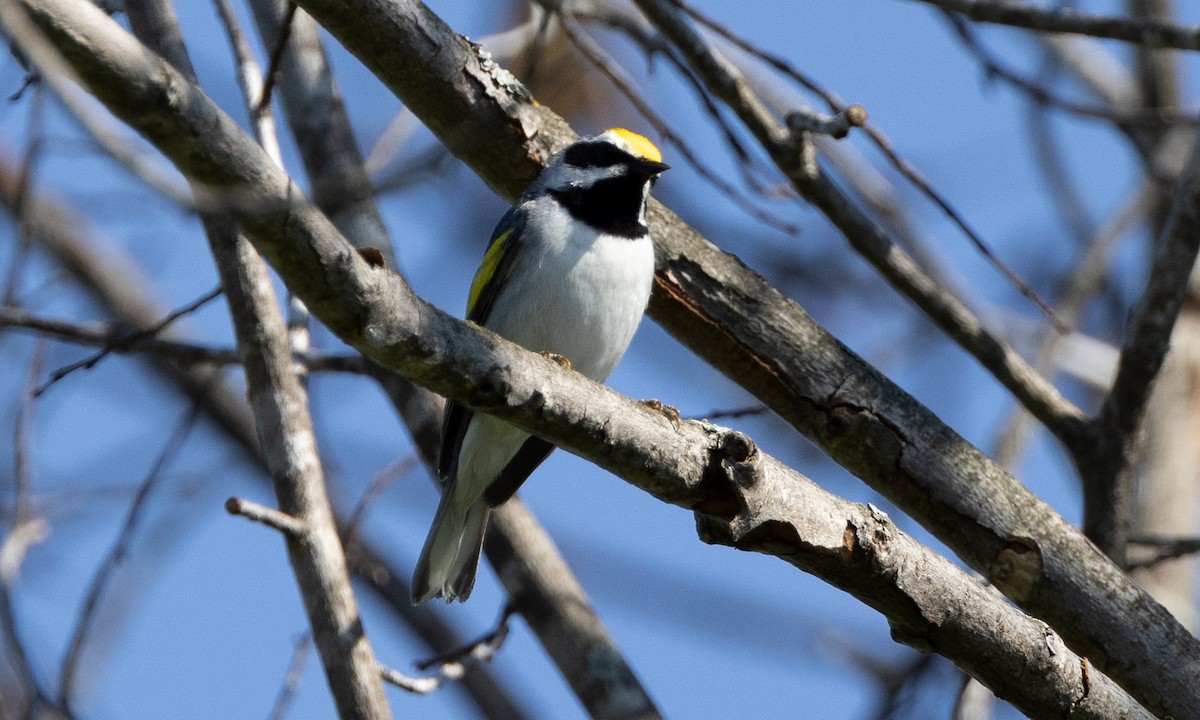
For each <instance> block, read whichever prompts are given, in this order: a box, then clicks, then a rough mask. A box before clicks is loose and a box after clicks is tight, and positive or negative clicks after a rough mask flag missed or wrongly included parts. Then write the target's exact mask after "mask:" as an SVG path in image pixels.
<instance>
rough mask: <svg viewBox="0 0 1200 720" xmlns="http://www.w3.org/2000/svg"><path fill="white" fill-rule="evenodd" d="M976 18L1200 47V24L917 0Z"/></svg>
mask: <svg viewBox="0 0 1200 720" xmlns="http://www.w3.org/2000/svg"><path fill="white" fill-rule="evenodd" d="M918 1H919V2H923V3H926V4H928V5H933V6H935V7H939V8H941V9H943V10H946V11H949V12H953V13H958V14H960V15H963V16H964V17H967V18H970V19H971V20H975V21H976V22H986V23H996V24H998V25H1008V26H1010V27H1019V28H1025V29H1027V30H1038V31H1040V32H1050V33H1070V34H1074V35H1088V36H1091V37H1096V38H1108V39H1111V40H1124V41H1125V42H1130V43H1136V44H1138V45H1145V46H1147V47H1156V48H1158V47H1168V48H1178V49H1180V50H1200V27H1197V26H1194V25H1193V26H1190V27H1189V26H1184V25H1175V24H1173V23H1169V22H1162V21H1154V20H1134V19H1130V18H1121V17H1110V16H1104V15H1093V14H1091V13H1085V12H1080V11H1078V10H1074V9H1071V8H1040V7H1033V6H1030V5H1021V4H1018V3H1012V2H996V1H995V0H918Z"/></svg>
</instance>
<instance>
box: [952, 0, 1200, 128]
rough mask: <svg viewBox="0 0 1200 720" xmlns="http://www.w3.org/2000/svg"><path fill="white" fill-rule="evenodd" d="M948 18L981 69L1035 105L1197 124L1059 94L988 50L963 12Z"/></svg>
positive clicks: (1121, 119)
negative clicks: (1011, 87)
mask: <svg viewBox="0 0 1200 720" xmlns="http://www.w3.org/2000/svg"><path fill="white" fill-rule="evenodd" d="M947 18H948V19H949V21H950V24H951V26H952V27H953V28H954V30H955V32H956V33H957V34H958V36H959V37H960V38H961V39H962V41H963V43H964V44H965V45H966V46H967V48H968V49H969V50H970V51H971V53H972V54H973V55H974V56H975V58H976V59H977V60H978V61H979V63H980V64H981V65H982V66H983V71H984V73H985V74H986V75H987V76H988V77H989V78H999V79H1001V80H1003V81H1005V82H1007V83H1008V84H1010V85H1012V86H1013V87H1015V88H1017V89H1018V90H1020V91H1021V92H1023V93H1025V94H1026V95H1028V96H1029V99H1030V100H1032V101H1033V102H1034V103H1036V104H1038V105H1043V106H1047V107H1052V108H1055V109H1057V110H1061V111H1063V112H1065V113H1069V114H1071V115H1075V116H1078V117H1082V118H1091V119H1095V120H1104V121H1107V122H1111V123H1113V124H1114V125H1117V126H1118V127H1127V126H1136V125H1141V126H1150V127H1162V126H1164V125H1190V126H1195V125H1197V124H1200V117H1197V116H1196V114H1195V113H1184V112H1179V111H1176V110H1170V109H1166V108H1154V109H1147V108H1134V109H1130V110H1120V109H1116V108H1106V107H1101V106H1098V105H1090V104H1087V103H1081V102H1076V101H1074V100H1068V99H1067V98H1064V97H1060V96H1058V95H1056V94H1055V93H1054V92H1053V91H1051V90H1050V89H1049V88H1047V87H1046V86H1044V85H1042V84H1041V83H1039V82H1037V81H1036V80H1031V79H1029V78H1026V77H1023V76H1021V75H1020V74H1019V73H1017V72H1016V71H1014V70H1011V69H1009V68H1007V67H1005V66H1004V65H1003V64H1002V63H1001V62H1000V61H999V60H998V59H997V58H996V56H995V55H993V54H992V53H990V52H988V50H987V49H986V48H985V47H984V46H983V44H982V43H981V42H980V41H979V39H978V38H977V37H976V36H975V33H974V32H972V30H971V27H970V25H969V24H968V23H967V21H966V20H965V19H963V17H962V16H960V15H954V14H952V13H948V14H947Z"/></svg>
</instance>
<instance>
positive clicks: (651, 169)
mask: <svg viewBox="0 0 1200 720" xmlns="http://www.w3.org/2000/svg"><path fill="white" fill-rule="evenodd" d="M629 166H630V169H631V170H633V171H634V172H636V173H637V174H639V175H642V176H644V177H647V178H652V177H655V176H656V175H659V174H660V173H663V172H666V171H667V170H670V169H671V166H670V165H668V164H666V163H661V162H658V161H656V160H646V159H645V158H639V159H637V160H635V161H633V162H632V163H630V164H629Z"/></svg>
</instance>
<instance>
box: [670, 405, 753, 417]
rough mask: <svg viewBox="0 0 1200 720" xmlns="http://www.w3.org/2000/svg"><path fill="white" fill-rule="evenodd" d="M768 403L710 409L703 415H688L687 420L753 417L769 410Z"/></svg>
mask: <svg viewBox="0 0 1200 720" xmlns="http://www.w3.org/2000/svg"><path fill="white" fill-rule="evenodd" d="M767 410H768V408H767V406H766V405H751V406H750V407H743V408H730V409H725V410H709V411H708V412H707V413H705V414H703V415H695V416H688V417H687V418H685V419H687V420H736V419H737V418H743V417H751V416H753V415H763V414H765V413H766V412H767Z"/></svg>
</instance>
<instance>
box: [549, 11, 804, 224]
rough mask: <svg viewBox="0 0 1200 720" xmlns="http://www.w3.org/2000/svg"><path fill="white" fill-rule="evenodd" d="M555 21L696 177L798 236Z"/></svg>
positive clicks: (565, 22) (582, 38)
mask: <svg viewBox="0 0 1200 720" xmlns="http://www.w3.org/2000/svg"><path fill="white" fill-rule="evenodd" d="M559 19H560V27H561V28H562V31H563V34H564V35H565V36H566V37H567V39H568V40H570V41H571V44H573V45H574V46H575V49H577V50H578V51H579V52H580V54H582V55H583V56H584V57H585V58H586V59H587V60H588V62H590V63H591V64H592V66H593V67H595V68H596V69H597V70H599V71H600V72H601V74H603V75H604V76H605V77H606V78H608V80H609V82H611V83H612V84H613V86H614V87H616V88H617V90H618V91H620V93H621V94H622V95H624V96H625V98H626V99H628V100H629V102H630V103H631V104H632V105H633V107H634V109H636V110H637V111H638V113H639V114H640V115H641V116H642V117H643V118H645V119H646V120H647V121H648V122H649V123H650V124H651V125H652V126H653V127H654V129H655V130H656V131H657V132H658V134H659V135H661V136H662V139H663V140H664V141H665V142H667V143H670V145H671V146H672V147H674V148H675V149H676V150H677V151H679V154H680V155H682V156H683V159H684V160H685V161H686V162H687V163H688V164H689V165H691V166H692V168H693V169H695V170H696V172H697V174H699V175H700V177H702V178H704V179H705V180H706V181H707V182H708V183H709V184H710V185H712V186H713V187H715V188H716V189H717V190H718V191H719V192H720V193H722V194H723V195H725V196H726V197H728V198H729V199H730V200H731V201H732V202H733V203H734V204H735V205H737V206H738V207H739V208H741V209H742V211H743V212H745V213H746V214H748V215H750V216H751V217H753V218H754V219H756V220H758V221H759V222H762V223H764V224H766V225H769V226H771V227H773V228H775V229H776V230H779V231H781V232H784V233H787V234H788V235H798V234H799V233H800V228H799V227H798V226H796V225H795V224H793V223H789V222H787V221H786V220H783V219H781V218H778V217H776V216H774V215H772V214H770V213H768V212H765V211H764V210H762V209H761V208H759V207H757V206H756V205H754V203H752V202H751V201H750V199H749V198H747V197H745V196H744V195H743V194H742V193H741V192H739V191H738V189H737V188H735V187H734V186H733V185H731V184H729V183H728V182H726V181H725V180H724V179H722V178H721V176H720V175H718V174H717V172H716V171H714V170H712V169H711V168H709V167H708V166H707V165H706V164H705V163H704V162H703V161H701V160H700V157H699V155H697V154H696V153H695V152H693V151H692V149H691V147H690V146H689V145H688V144H687V143H686V142H685V141H684V140H683V138H681V137H679V135H678V134H677V133H676V132H675V131H674V130H672V129H671V126H670V125H669V124H668V123H667V122H666V120H664V119H663V118H662V116H660V115H659V114H658V113H656V112H655V111H654V109H653V108H652V107H651V106H650V104H649V103H647V102H646V101H645V100H644V99H642V96H641V95H640V94H639V93H638V91H637V90H636V89H634V81H633V79H632V78H631V77H629V75H628V74H627V73H626V72H625V71H624V69H623V68H622V67H621V66H620V64H619V63H617V62H616V61H615V60H613V58H612V57H610V56H609V55H608V53H606V52H605V51H604V48H602V47H600V45H599V44H598V43H597V42H596V41H595V40H593V39H592V38H591V37H589V36H588V35H587V34H586V33H584V32H582V31H580V30H579V29H578V28H576V27H575V23H574V22H573V21H571V20H570V19H569V18H568V17H567V16H566V15H561V14H560V15H559Z"/></svg>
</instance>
